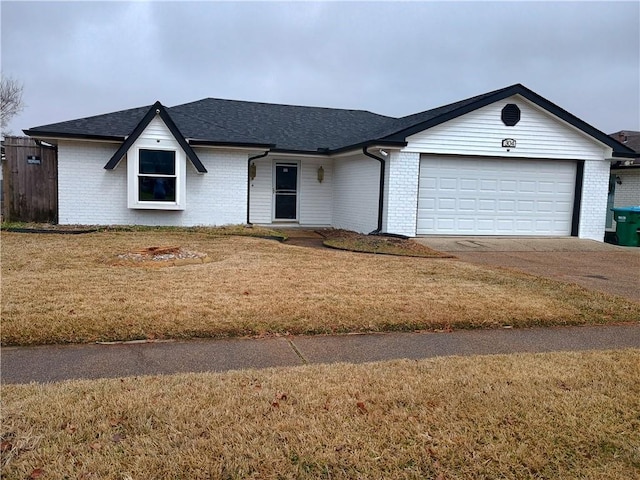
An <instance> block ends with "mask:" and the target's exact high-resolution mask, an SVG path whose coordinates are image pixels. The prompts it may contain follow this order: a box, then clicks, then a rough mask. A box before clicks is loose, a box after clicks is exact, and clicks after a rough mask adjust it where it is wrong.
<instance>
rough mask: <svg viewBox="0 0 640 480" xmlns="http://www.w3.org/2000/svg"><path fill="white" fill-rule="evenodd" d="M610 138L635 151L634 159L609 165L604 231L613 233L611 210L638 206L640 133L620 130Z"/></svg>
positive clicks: (639, 200)
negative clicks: (609, 173)
mask: <svg viewBox="0 0 640 480" xmlns="http://www.w3.org/2000/svg"><path fill="white" fill-rule="evenodd" d="M610 136H611V137H612V138H614V139H616V140H617V141H619V142H620V143H622V144H623V145H626V146H627V147H629V148H631V149H632V150H635V151H636V155H635V157H636V158H626V159H622V160H620V159H618V160H616V161H615V162H613V163H612V164H611V175H610V178H609V197H608V201H607V221H606V229H607V231H614V230H615V229H616V222H615V220H614V219H613V212H612V211H611V209H612V208H613V207H628V206H637V205H640V132H634V131H630V130H622V131H620V132H616V133H612V134H611V135H610Z"/></svg>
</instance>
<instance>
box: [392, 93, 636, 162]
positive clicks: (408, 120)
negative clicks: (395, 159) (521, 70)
mask: <svg viewBox="0 0 640 480" xmlns="http://www.w3.org/2000/svg"><path fill="white" fill-rule="evenodd" d="M514 95H520V96H521V97H523V98H525V99H527V100H529V101H530V102H531V103H533V104H535V105H537V106H538V107H540V108H542V109H544V110H546V111H547V112H549V113H551V114H552V115H554V116H556V117H558V118H560V119H561V120H563V121H565V122H567V123H569V124H570V125H572V126H573V127H575V128H577V129H578V130H581V131H582V132H584V133H586V134H587V135H589V136H591V137H593V138H595V139H596V140H598V141H599V142H601V143H603V144H605V145H607V146H609V147H611V148H612V149H613V150H614V153H615V154H618V155H620V156H629V155H633V151H632V150H631V149H630V148H628V147H626V146H625V145H623V144H621V143H620V142H617V141H616V140H614V139H612V138H611V137H610V136H609V135H607V134H605V133H603V132H601V131H600V130H598V129H596V128H594V127H592V126H591V125H589V124H588V123H586V122H584V121H582V120H580V119H579V118H578V117H576V116H575V115H572V114H571V113H569V112H567V111H566V110H564V109H562V108H560V107H559V106H557V105H556V104H554V103H552V102H550V101H549V100H547V99H545V98H543V97H541V96H540V95H538V94H537V93H535V92H533V91H532V90H529V89H528V88H527V87H525V86H524V85H521V84H519V83H518V84H515V85H511V86H509V87H506V88H502V89H500V90H495V91H493V92H489V93H485V94H482V95H478V96H476V97H471V98H468V99H466V100H461V101H459V102H455V103H452V104H449V105H445V106H443V107H438V108H435V109H432V110H427V111H424V112H419V113H416V114H413V115H409V116H407V117H403V118H400V119H398V122H397V124H396V125H395V126H394V128H392V129H391V130H389V131H386V132H381V133H380V136H381V139H388V140H399V139H403V140H406V138H407V137H409V136H411V135H414V134H416V133H418V132H421V131H424V130H427V129H429V128H432V127H435V126H436V125H440V124H442V123H444V122H448V121H449V120H453V119H455V118H458V117H460V116H462V115H465V114H467V113H470V112H472V111H474V110H477V109H479V108H482V107H485V106H487V105H490V104H492V103H495V102H498V101H500V100H504V99H507V98H509V97H511V96H514Z"/></svg>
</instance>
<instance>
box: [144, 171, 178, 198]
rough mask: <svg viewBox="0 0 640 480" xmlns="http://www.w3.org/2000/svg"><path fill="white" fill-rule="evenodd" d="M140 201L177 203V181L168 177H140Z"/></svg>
mask: <svg viewBox="0 0 640 480" xmlns="http://www.w3.org/2000/svg"><path fill="white" fill-rule="evenodd" d="M138 201H140V202H175V201H176V179H175V178H166V177H138Z"/></svg>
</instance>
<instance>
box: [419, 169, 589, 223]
mask: <svg viewBox="0 0 640 480" xmlns="http://www.w3.org/2000/svg"><path fill="white" fill-rule="evenodd" d="M575 176H576V163H575V162H563V161H554V160H522V159H520V160H514V159H497V158H496V159H471V158H456V157H447V158H436V157H424V158H423V159H422V160H421V164H420V188H419V200H418V224H417V233H418V234H419V235H424V234H445V235H570V233H571V217H572V214H573V194H574V190H575ZM436 185H437V186H438V188H435V187H436Z"/></svg>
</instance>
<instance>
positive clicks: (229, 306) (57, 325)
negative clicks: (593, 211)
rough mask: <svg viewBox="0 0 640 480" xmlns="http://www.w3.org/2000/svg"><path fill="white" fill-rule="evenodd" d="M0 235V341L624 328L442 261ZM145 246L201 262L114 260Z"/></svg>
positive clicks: (535, 286) (555, 295)
mask: <svg viewBox="0 0 640 480" xmlns="http://www.w3.org/2000/svg"><path fill="white" fill-rule="evenodd" d="M1 235H2V236H1V239H2V343H3V344H4V345H15V344H23V345H26V344H43V343H68V342H93V341H109V340H127V339H143V338H161V337H173V338H186V337H215V336H229V335H265V334H277V333H280V334H283V333H287V332H289V333H292V334H302V333H331V332H348V331H382V330H414V329H417V330H419V329H441V328H448V327H452V328H480V327H496V326H501V325H513V326H516V327H519V326H529V325H565V324H582V323H605V322H624V321H629V320H637V308H638V305H637V304H635V303H632V302H629V301H626V300H624V299H621V298H614V297H610V296H607V295H605V294H602V293H596V292H591V291H587V290H585V289H583V288H581V287H578V286H576V285H569V284H562V283H559V282H555V281H551V280H544V279H540V278H536V277H533V276H529V275H525V274H520V273H515V272H509V271H506V270H491V269H487V268H485V267H480V266H474V265H471V264H467V263H463V262H459V261H455V260H443V259H423V258H406V257H393V256H387V255H364V254H357V253H351V252H343V251H335V250H329V249H327V250H318V249H310V248H304V247H296V246H291V245H283V244H280V243H278V242H275V241H272V240H264V239H259V238H248V237H230V236H225V237H221V236H212V235H209V234H207V233H204V232H197V231H190V232H173V231H153V232H149V231H142V232H98V233H90V234H84V235H51V234H20V233H8V232H2V234H1ZM157 245H173V246H177V245H179V246H180V247H182V248H184V249H186V250H188V251H193V252H199V253H202V254H206V255H207V259H208V260H211V262H210V263H204V264H203V263H199V264H197V265H187V266H181V267H166V268H145V267H144V266H140V265H136V263H135V262H130V263H126V262H125V263H124V265H115V263H118V262H117V260H118V259H117V255H118V254H122V253H126V252H133V251H136V250H139V249H141V248H146V247H150V246H157ZM121 263H122V262H121Z"/></svg>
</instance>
